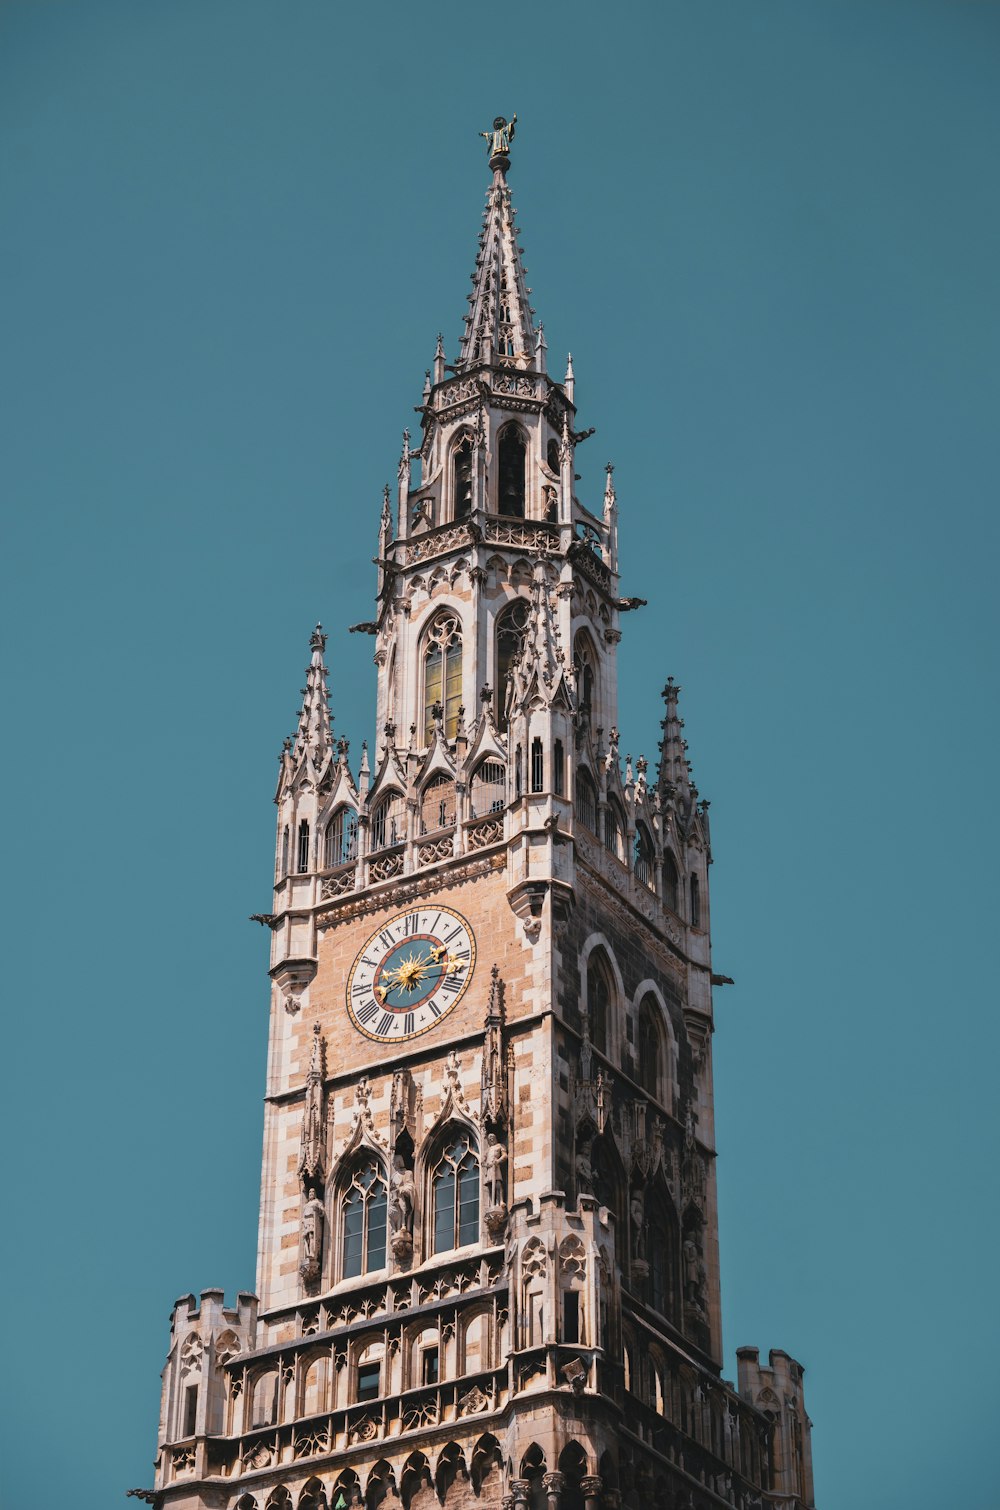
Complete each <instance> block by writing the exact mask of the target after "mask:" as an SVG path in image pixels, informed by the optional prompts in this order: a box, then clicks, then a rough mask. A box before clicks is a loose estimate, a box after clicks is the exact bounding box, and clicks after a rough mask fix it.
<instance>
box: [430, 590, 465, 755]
mask: <svg viewBox="0 0 1000 1510" xmlns="http://www.w3.org/2000/svg"><path fill="white" fill-rule="evenodd" d="M461 705H462V628H461V625H460V624H459V621H458V619H457V618H456V617H455V615H454V614H443V615H442V616H441V618H439V619H435V620H434V623H433V624H432V625H431V627H430V629H429V630H428V631H427V639H426V646H425V650H424V736H425V738H426V740H427V742H428V744H429V743H430V741H431V739H432V738H433V735H434V721H435V718H436V717H437V713H436V709H437V708H438V707H440V709H441V713H442V715H443V717H444V735H445V738H446V739H454V738H455V735H456V734H457V733H458V710H459V708H460V707H461Z"/></svg>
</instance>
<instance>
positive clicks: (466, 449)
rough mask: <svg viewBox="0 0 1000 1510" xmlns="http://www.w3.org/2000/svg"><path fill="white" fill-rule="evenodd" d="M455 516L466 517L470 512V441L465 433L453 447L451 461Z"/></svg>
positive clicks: (457, 517)
mask: <svg viewBox="0 0 1000 1510" xmlns="http://www.w3.org/2000/svg"><path fill="white" fill-rule="evenodd" d="M452 490H453V492H454V497H455V518H456V519H468V517H469V515H470V513H471V512H472V441H471V440H470V439H469V437H468V436H467V435H466V436H464V437H463V439H462V440H461V441H460V442H459V444H458V445H457V446H456V447H455V450H454V453H453V461H452Z"/></svg>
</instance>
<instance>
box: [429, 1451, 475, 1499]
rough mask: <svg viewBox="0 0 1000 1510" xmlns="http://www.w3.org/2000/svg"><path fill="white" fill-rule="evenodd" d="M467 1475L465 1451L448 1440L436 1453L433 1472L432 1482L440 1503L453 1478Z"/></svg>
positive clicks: (445, 1495) (466, 1476) (444, 1497)
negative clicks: (435, 1466)
mask: <svg viewBox="0 0 1000 1510" xmlns="http://www.w3.org/2000/svg"><path fill="white" fill-rule="evenodd" d="M468 1477H469V1469H468V1466H467V1464H466V1461H465V1453H464V1452H463V1451H462V1449H461V1447H460V1446H459V1445H458V1443H457V1442H448V1443H447V1444H446V1446H444V1447H442V1449H441V1451H440V1452H439V1453H438V1460H437V1469H436V1472H435V1474H434V1484H435V1487H436V1489H437V1492H438V1499H439V1500H440V1501H441V1503H442V1505H443V1504H444V1502H445V1499H446V1497H447V1494H448V1490H449V1489H450V1488H451V1486H452V1484H454V1482H455V1480H456V1479H459V1478H462V1479H467V1478H468Z"/></svg>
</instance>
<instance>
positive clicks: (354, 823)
mask: <svg viewBox="0 0 1000 1510" xmlns="http://www.w3.org/2000/svg"><path fill="white" fill-rule="evenodd" d="M357 858H358V815H357V813H356V812H355V811H354V809H353V808H351V807H338V809H337V811H336V812H335V813H334V815H333V817H332V818H331V819H330V821H329V823H328V824H327V825H326V837H325V839H324V843H323V863H324V865H325V867H326V869H327V870H330V869H332V868H333V867H334V866H335V865H346V864H348V862H349V861H351V860H356V859H357Z"/></svg>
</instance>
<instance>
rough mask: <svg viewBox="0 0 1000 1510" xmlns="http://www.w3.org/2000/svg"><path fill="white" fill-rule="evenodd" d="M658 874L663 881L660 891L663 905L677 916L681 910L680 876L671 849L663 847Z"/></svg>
mask: <svg viewBox="0 0 1000 1510" xmlns="http://www.w3.org/2000/svg"><path fill="white" fill-rule="evenodd" d="M660 876H661V879H662V883H663V884H662V893H661V895H662V900H663V905H664V907H666V908H668V909H669V910H670V911H671V912H674V913H677V915H678V916H679V915H680V910H681V905H680V904H681V894H680V879H681V877H680V870H679V869H678V866H677V859H676V857H675V855H674V853H673V851H672V850H669V849H665V850H664V851H663V864H662V866H661V867H660Z"/></svg>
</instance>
